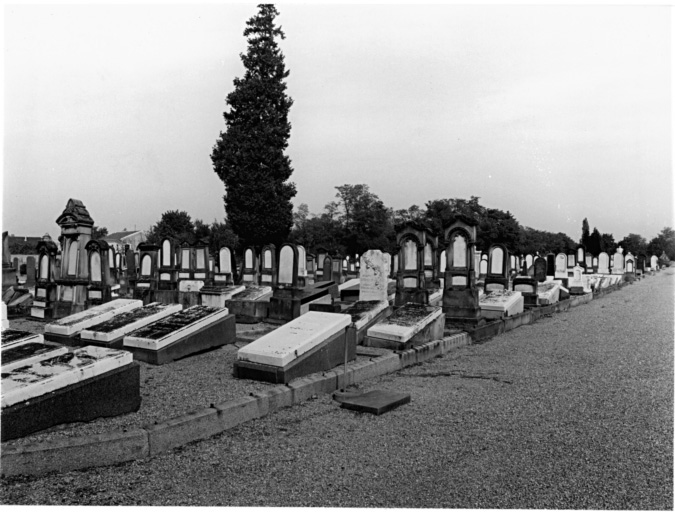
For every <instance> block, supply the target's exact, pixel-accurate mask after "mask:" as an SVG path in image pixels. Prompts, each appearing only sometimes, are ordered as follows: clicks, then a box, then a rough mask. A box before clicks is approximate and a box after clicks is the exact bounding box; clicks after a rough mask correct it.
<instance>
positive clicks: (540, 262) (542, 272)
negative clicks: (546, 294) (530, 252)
mask: <svg viewBox="0 0 675 512" xmlns="http://www.w3.org/2000/svg"><path fill="white" fill-rule="evenodd" d="M546 271H547V262H546V260H545V259H544V258H540V257H537V258H536V259H535V260H534V279H535V280H536V281H537V282H539V283H543V282H544V281H546Z"/></svg>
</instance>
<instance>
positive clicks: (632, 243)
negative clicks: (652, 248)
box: [619, 233, 647, 257]
mask: <svg viewBox="0 0 675 512" xmlns="http://www.w3.org/2000/svg"><path fill="white" fill-rule="evenodd" d="M619 245H621V246H622V247H623V253H624V254H628V253H629V252H630V253H632V254H633V256H635V257H637V255H638V254H640V253H641V252H646V251H647V240H646V239H645V238H644V237H642V236H640V235H638V234H635V233H630V234H629V235H627V236H625V237H624V238H623V240H621V241H620V242H619Z"/></svg>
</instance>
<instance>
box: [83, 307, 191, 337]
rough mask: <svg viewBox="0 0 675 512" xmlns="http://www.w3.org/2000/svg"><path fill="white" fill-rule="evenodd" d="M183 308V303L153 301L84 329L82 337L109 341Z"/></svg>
mask: <svg viewBox="0 0 675 512" xmlns="http://www.w3.org/2000/svg"><path fill="white" fill-rule="evenodd" d="M182 309H183V306H182V304H162V303H160V302H151V303H150V304H148V305H146V306H143V307H142V308H138V309H135V310H133V311H129V312H127V313H122V314H120V315H117V316H116V317H115V318H113V319H111V320H108V321H107V322H103V323H100V324H96V325H94V326H92V327H90V328H88V329H84V330H82V332H81V333H80V338H82V339H83V340H95V341H104V342H109V341H113V340H116V339H117V338H120V337H121V336H124V335H125V334H129V333H130V332H131V331H135V330H136V329H140V328H141V327H144V326H146V325H148V324H151V323H152V322H156V321H157V320H161V319H162V318H164V317H167V316H169V315H173V314H174V313H177V312H178V311H181V310H182ZM119 322H122V325H119V326H118V327H116V328H115V329H112V330H111V329H110V328H111V324H113V323H115V324H117V323H119Z"/></svg>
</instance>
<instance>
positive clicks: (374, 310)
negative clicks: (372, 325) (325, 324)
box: [344, 300, 389, 330]
mask: <svg viewBox="0 0 675 512" xmlns="http://www.w3.org/2000/svg"><path fill="white" fill-rule="evenodd" d="M361 303H362V301H357V302H355V303H354V305H353V306H351V307H349V308H347V309H346V310H345V311H344V313H345V314H346V315H350V314H351V313H350V310H351V309H352V308H358V307H359V304H361ZM388 307H389V301H388V300H381V301H379V302H376V303H374V304H373V305H372V306H371V308H370V309H369V310H367V311H360V312H359V314H360V315H361V317H360V318H359V319H358V320H357V321H356V322H352V326H353V327H354V328H355V329H356V330H360V329H362V328H363V327H365V326H366V324H367V323H368V322H370V321H371V320H372V319H373V318H375V317H376V316H377V315H379V314H380V313H381V312H382V311H384V310H385V309H387V308H388Z"/></svg>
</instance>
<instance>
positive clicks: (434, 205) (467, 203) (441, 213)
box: [425, 196, 487, 233]
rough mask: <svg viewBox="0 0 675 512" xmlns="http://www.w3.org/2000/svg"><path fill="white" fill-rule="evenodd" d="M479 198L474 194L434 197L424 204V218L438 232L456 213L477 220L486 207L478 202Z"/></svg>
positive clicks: (483, 216)
mask: <svg viewBox="0 0 675 512" xmlns="http://www.w3.org/2000/svg"><path fill="white" fill-rule="evenodd" d="M479 200H480V198H479V197H476V196H471V199H461V198H455V199H434V200H433V201H429V202H427V204H426V207H427V209H426V212H425V218H426V220H427V222H428V223H429V224H430V225H431V227H432V228H433V229H435V230H436V231H437V232H439V233H440V232H442V231H443V228H444V227H445V226H447V225H448V224H450V223H451V222H452V221H454V220H455V216H456V215H458V214H461V215H465V216H467V217H470V218H473V219H475V220H477V221H479V220H480V219H484V218H485V216H486V213H487V210H486V208H485V207H484V206H481V205H480V204H479V203H478V201H479Z"/></svg>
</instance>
